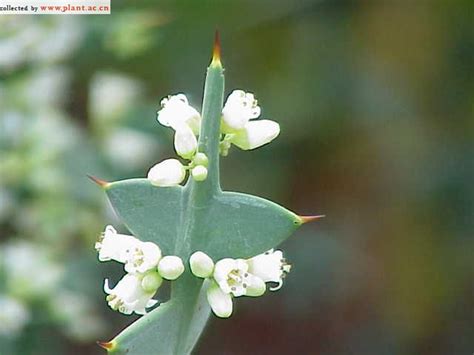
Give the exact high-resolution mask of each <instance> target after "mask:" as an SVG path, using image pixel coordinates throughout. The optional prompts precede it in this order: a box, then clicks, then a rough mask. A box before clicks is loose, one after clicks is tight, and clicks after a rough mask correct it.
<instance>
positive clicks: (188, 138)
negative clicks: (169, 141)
mask: <svg viewBox="0 0 474 355" xmlns="http://www.w3.org/2000/svg"><path fill="white" fill-rule="evenodd" d="M197 145H198V143H197V139H196V136H195V135H194V133H193V131H192V130H191V128H190V127H189V126H187V125H182V126H180V127H179V128H178V129H177V130H176V133H175V135H174V149H175V150H176V153H178V155H179V156H181V157H183V158H185V159H190V158H191V157H192V156H193V155H194V153H195V152H196V149H197Z"/></svg>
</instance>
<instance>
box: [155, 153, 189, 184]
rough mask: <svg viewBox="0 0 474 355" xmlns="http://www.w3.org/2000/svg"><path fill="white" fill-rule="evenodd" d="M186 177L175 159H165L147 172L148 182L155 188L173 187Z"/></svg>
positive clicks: (182, 167) (184, 171) (182, 168)
mask: <svg viewBox="0 0 474 355" xmlns="http://www.w3.org/2000/svg"><path fill="white" fill-rule="evenodd" d="M185 176H186V170H185V169H184V166H183V164H181V163H180V162H179V160H177V159H166V160H163V161H162V162H161V163H158V164H156V165H155V166H154V167H152V168H151V169H150V171H149V172H148V180H150V182H151V183H152V184H153V185H155V186H175V185H178V184H180V183H181V182H182V181H183V180H184V177H185Z"/></svg>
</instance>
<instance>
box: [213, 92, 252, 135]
mask: <svg viewBox="0 0 474 355" xmlns="http://www.w3.org/2000/svg"><path fill="white" fill-rule="evenodd" d="M258 116H260V107H259V106H258V105H257V100H255V97H254V95H253V94H251V93H246V92H244V91H242V90H234V91H233V92H232V93H231V94H230V95H229V97H228V98H227V101H226V103H225V105H224V108H223V109H222V121H223V131H224V133H231V132H234V131H238V130H241V129H243V128H244V127H245V125H246V124H247V123H248V121H249V120H250V119H252V118H257V117H258Z"/></svg>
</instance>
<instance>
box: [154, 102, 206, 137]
mask: <svg viewBox="0 0 474 355" xmlns="http://www.w3.org/2000/svg"><path fill="white" fill-rule="evenodd" d="M161 106H162V107H163V108H162V109H161V110H160V111H158V122H160V123H161V124H162V125H163V126H166V127H171V128H173V129H174V130H177V129H178V128H179V127H180V126H182V125H183V124H185V125H187V126H189V128H191V129H192V131H193V132H194V134H199V128H200V126H201V115H200V114H199V112H198V111H197V110H196V109H195V108H193V107H192V106H190V105H189V104H188V99H187V98H186V96H185V95H184V94H178V95H172V96H168V97H167V98H164V99H163V100H161Z"/></svg>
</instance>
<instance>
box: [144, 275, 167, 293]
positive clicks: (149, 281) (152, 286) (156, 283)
mask: <svg viewBox="0 0 474 355" xmlns="http://www.w3.org/2000/svg"><path fill="white" fill-rule="evenodd" d="M162 283H163V279H162V278H161V276H160V274H159V273H157V272H156V271H149V272H147V273H146V274H145V276H144V277H143V279H142V288H143V290H144V291H145V292H153V293H154V292H156V290H157V289H158V288H159V287H160V286H161V284H162Z"/></svg>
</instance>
